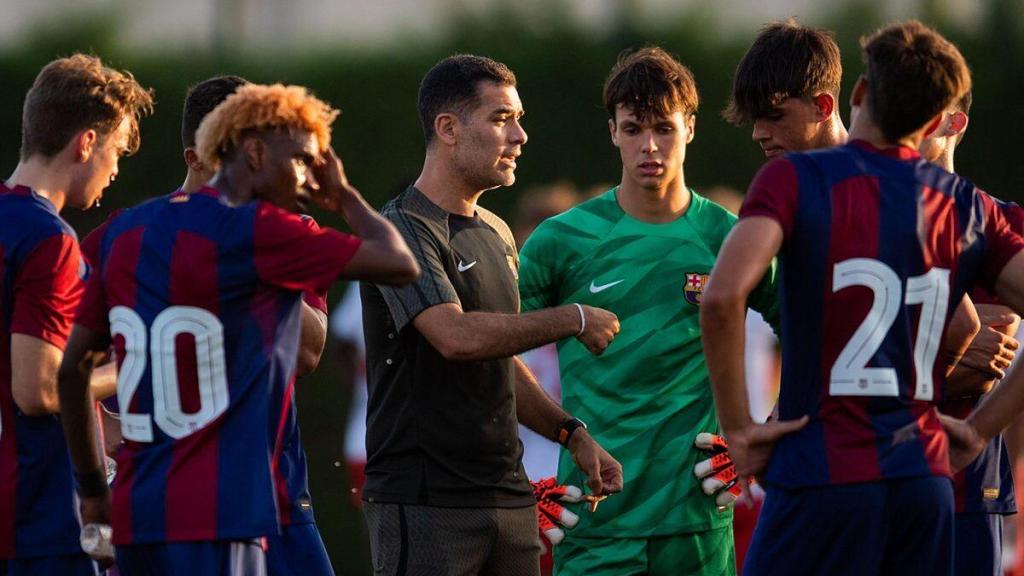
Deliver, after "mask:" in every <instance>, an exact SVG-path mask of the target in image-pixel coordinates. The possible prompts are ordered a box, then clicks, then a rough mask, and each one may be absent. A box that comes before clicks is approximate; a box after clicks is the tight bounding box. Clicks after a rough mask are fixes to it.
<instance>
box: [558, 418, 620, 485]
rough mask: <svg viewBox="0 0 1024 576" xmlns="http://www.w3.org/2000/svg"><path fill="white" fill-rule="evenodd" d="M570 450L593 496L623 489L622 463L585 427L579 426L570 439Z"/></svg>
mask: <svg viewBox="0 0 1024 576" xmlns="http://www.w3.org/2000/svg"><path fill="white" fill-rule="evenodd" d="M569 452H570V453H571V454H572V459H573V462H575V463H576V467H577V468H579V469H580V472H583V474H584V475H585V476H586V477H587V487H588V488H590V494H591V495H593V496H604V495H607V494H614V493H615V492H621V491H622V464H619V461H618V460H616V459H615V458H612V455H611V454H609V453H608V452H607V451H606V450H605V449H604V448H602V447H601V445H600V444H598V443H597V441H595V440H594V438H593V437H591V436H590V433H589V432H587V431H586V429H584V428H577V429H576V432H574V433H573V435H572V438H570V439H569Z"/></svg>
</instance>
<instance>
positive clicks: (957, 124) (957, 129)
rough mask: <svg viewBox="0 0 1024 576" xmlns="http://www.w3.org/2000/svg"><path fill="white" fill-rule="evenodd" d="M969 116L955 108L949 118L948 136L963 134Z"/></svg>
mask: <svg viewBox="0 0 1024 576" xmlns="http://www.w3.org/2000/svg"><path fill="white" fill-rule="evenodd" d="M969 121H970V118H969V117H968V116H967V114H966V113H965V112H961V111H960V110H957V111H956V112H953V114H952V116H950V118H949V134H948V135H949V136H956V135H957V134H963V132H964V130H967V123H968V122H969Z"/></svg>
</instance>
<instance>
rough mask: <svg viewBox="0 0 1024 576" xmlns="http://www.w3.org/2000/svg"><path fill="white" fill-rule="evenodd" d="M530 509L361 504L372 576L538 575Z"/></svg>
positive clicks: (535, 535) (534, 518)
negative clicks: (367, 530) (371, 562)
mask: <svg viewBox="0 0 1024 576" xmlns="http://www.w3.org/2000/svg"><path fill="white" fill-rule="evenodd" d="M536 510H537V509H536V507H535V506H528V507H525V508H437V507H433V506H414V505H409V504H381V503H374V502H365V503H364V505H363V513H364V514H365V515H366V524H367V527H368V529H369V534H370V548H371V550H372V556H373V573H374V575H375V576H434V575H437V576H476V575H477V574H487V575H488V576H539V574H540V553H541V545H540V537H539V536H538V531H537V511H536Z"/></svg>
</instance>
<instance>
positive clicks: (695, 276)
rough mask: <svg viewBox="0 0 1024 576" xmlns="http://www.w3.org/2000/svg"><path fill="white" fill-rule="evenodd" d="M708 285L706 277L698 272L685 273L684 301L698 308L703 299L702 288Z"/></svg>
mask: <svg viewBox="0 0 1024 576" xmlns="http://www.w3.org/2000/svg"><path fill="white" fill-rule="evenodd" d="M707 283H708V275H707V274H701V273H700V272H687V273H686V282H684V283H683V296H685V297H686V301H687V302H689V303H690V304H693V305H694V306H700V301H701V299H702V298H703V297H704V286H705V285H707Z"/></svg>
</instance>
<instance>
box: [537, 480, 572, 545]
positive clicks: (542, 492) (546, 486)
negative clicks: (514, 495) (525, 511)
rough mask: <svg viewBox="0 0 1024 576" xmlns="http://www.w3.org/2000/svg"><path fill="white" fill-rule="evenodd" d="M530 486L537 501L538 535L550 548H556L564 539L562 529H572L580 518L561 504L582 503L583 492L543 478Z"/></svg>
mask: <svg viewBox="0 0 1024 576" xmlns="http://www.w3.org/2000/svg"><path fill="white" fill-rule="evenodd" d="M530 484H531V485H532V486H533V496H534V498H536V499H537V527H538V528H539V529H540V534H541V536H543V537H544V539H546V540H547V541H548V542H550V543H551V545H552V546H557V545H558V543H559V542H561V541H562V539H563V538H565V532H564V531H563V530H562V528H563V527H565V528H572V527H573V526H575V525H576V523H577V522H579V521H580V517H579V516H577V515H576V514H574V513H572V512H570V511H569V510H568V509H566V508H565V507H564V506H562V503H575V502H581V501H583V491H582V490H580V489H579V488H577V487H576V486H560V485H559V484H558V483H557V482H556V481H555V479H554V478H544V479H542V480H540V481H539V482H530Z"/></svg>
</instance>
